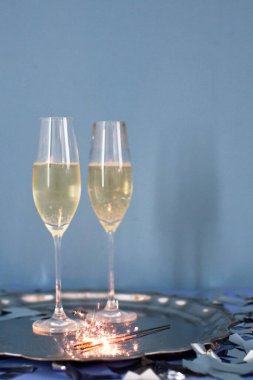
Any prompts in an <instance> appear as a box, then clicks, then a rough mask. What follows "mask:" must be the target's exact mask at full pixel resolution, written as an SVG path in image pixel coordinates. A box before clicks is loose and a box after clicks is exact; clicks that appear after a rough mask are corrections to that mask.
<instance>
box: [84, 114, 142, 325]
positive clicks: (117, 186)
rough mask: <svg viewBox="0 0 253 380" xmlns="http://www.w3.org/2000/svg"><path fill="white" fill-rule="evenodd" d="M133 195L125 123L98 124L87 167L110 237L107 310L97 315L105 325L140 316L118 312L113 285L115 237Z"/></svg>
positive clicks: (98, 213)
mask: <svg viewBox="0 0 253 380" xmlns="http://www.w3.org/2000/svg"><path fill="white" fill-rule="evenodd" d="M132 192H133V182H132V166H131V162H130V156H129V148H128V140H127V126H126V124H125V123H123V122H120V121H99V122H95V123H94V124H93V130H92V144H91V151H90V161H89V167H88V193H89V198H90V202H91V205H92V208H93V210H94V212H95V214H96V216H97V218H98V220H99V222H100V223H101V225H102V226H103V228H104V230H105V232H106V234H107V238H108V248H109V293H108V300H107V304H106V306H105V308H104V309H103V310H101V311H98V312H97V313H96V318H97V319H99V320H101V321H103V322H108V323H125V322H131V321H133V320H135V319H136V317H137V315H136V313H134V312H132V311H131V312H129V311H123V310H120V309H119V305H118V300H117V299H116V297H115V286H114V235H115V232H116V230H117V228H118V226H119V224H120V223H121V221H122V219H123V217H124V215H125V213H126V211H127V209H128V207H129V204H130V201H131V197H132Z"/></svg>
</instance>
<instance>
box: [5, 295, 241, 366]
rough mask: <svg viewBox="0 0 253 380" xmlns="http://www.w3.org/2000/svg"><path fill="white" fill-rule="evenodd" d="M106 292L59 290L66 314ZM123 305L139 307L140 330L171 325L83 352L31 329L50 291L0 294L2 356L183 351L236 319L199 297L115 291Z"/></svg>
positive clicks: (91, 305)
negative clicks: (109, 348)
mask: <svg viewBox="0 0 253 380" xmlns="http://www.w3.org/2000/svg"><path fill="white" fill-rule="evenodd" d="M106 297H107V293H105V292H90V291H74V292H64V293H63V305H64V309H65V311H66V313H67V314H68V315H71V313H72V311H73V310H76V309H84V310H87V311H94V310H95V309H96V307H97V304H98V303H100V304H101V306H103V304H105V302H106ZM117 298H118V299H119V302H120V307H121V308H122V309H123V310H133V311H135V312H137V314H138V319H137V321H135V322H134V325H135V326H138V327H139V329H144V328H149V327H154V326H161V325H165V324H167V323H169V324H170V325H171V327H170V329H169V330H166V331H163V332H159V333H156V334H153V335H149V336H146V337H143V338H141V339H138V340H136V341H134V342H132V341H131V342H128V343H127V345H126V346H124V348H123V350H122V351H121V352H116V353H115V352H114V353H113V354H106V353H104V352H103V353H102V354H99V355H98V354H97V353H95V352H93V351H90V352H89V353H88V354H87V355H82V356H80V355H78V354H74V355H73V353H69V352H66V349H65V346H66V337H63V336H61V335H58V336H40V335H36V334H34V333H33V332H32V323H33V321H34V320H37V319H41V318H45V317H49V316H51V314H52V311H53V308H54V295H53V293H51V292H48V293H27V294H23V293H22V294H21V293H12V294H10V293H6V294H0V355H11V356H18V357H23V358H29V359H34V360H49V361H56V360H60V361H62V360H70V359H71V360H78V361H91V360H112V359H113V360H122V359H131V358H137V357H141V356H144V355H154V354H168V355H169V354H173V355H174V354H182V353H184V352H186V351H189V350H190V349H191V343H193V342H198V343H202V344H208V343H212V342H214V341H216V340H219V339H222V338H224V337H226V336H227V335H228V332H229V327H230V326H231V325H232V324H233V323H234V322H235V321H234V319H233V316H232V315H231V314H229V313H228V312H227V311H226V310H225V309H224V308H223V307H221V306H219V305H216V304H213V303H211V302H209V301H204V300H202V299H197V298H187V297H181V296H171V295H170V296H167V295H159V294H125V293H124V294H123V293H122V294H117Z"/></svg>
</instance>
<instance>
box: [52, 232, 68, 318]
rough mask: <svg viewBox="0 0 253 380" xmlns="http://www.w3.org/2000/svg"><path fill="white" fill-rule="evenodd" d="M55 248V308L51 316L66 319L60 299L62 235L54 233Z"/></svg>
mask: <svg viewBox="0 0 253 380" xmlns="http://www.w3.org/2000/svg"><path fill="white" fill-rule="evenodd" d="M53 239H54V248H55V309H54V314H53V318H55V319H66V314H65V313H64V310H63V307H62V300H61V240H62V235H54V236H53Z"/></svg>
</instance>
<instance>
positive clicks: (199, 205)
mask: <svg viewBox="0 0 253 380" xmlns="http://www.w3.org/2000/svg"><path fill="white" fill-rule="evenodd" d="M252 14H253V1H252V0H244V1H238V0H180V1H177V0H121V1H119V0H43V1H42V0H0V125H1V127H0V132H1V135H0V153H1V188H0V189H1V190H0V191H1V197H0V199H1V214H0V218H1V220H0V263H1V264H0V288H2V289H7V290H15V289H28V290H29V289H38V288H40V289H48V288H52V287H53V286H54V258H53V243H52V239H51V237H50V235H49V233H48V231H47V230H46V228H45V227H44V226H43V224H42V222H41V220H40V217H39V216H38V214H37V211H36V209H35V206H34V204H33V199H32V192H31V174H32V164H33V161H34V160H35V158H36V153H37V143H38V137H39V117H41V116H50V115H71V116H73V117H74V126H75V130H76V134H77V138H78V144H79V152H80V160H81V165H82V199H81V202H80V206H79V209H78V212H77V214H76V216H75V218H74V219H73V221H72V224H71V226H70V228H69V230H68V231H67V232H66V234H65V236H64V238H63V263H62V264H63V269H62V272H63V273H62V277H63V286H64V288H92V289H96V288H106V287H107V260H106V238H105V233H104V232H103V230H102V227H101V226H100V225H99V223H98V221H97V219H96V217H95V216H94V214H93V212H92V210H91V207H90V204H89V201H88V196H87V191H86V183H87V173H86V171H87V170H86V168H87V163H88V152H89V146H90V137H91V124H92V122H93V121H94V120H99V119H123V120H125V121H126V122H127V124H128V126H129V140H130V147H131V154H132V162H133V168H134V196H133V200H132V204H131V207H130V209H129V210H128V213H127V215H126V217H125V219H124V221H123V223H122V225H121V226H120V227H119V229H118V232H117V236H116V251H117V253H116V273H117V276H116V283H117V288H118V289H119V288H120V289H125V290H132V291H133V290H135V291H144V290H159V289H162V288H163V289H179V288H188V289H193V288H221V287H222V288H235V287H236V288H240V287H249V286H252V283H253V282H252V278H253V147H252V146H253V48H252V47H253V23H252Z"/></svg>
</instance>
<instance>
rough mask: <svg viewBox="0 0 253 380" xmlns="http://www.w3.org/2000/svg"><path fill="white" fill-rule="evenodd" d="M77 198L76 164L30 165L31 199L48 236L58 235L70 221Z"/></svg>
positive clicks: (78, 179) (77, 166) (78, 184)
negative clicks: (31, 170)
mask: <svg viewBox="0 0 253 380" xmlns="http://www.w3.org/2000/svg"><path fill="white" fill-rule="evenodd" d="M80 195H81V175H80V166H79V163H70V164H61V163H59V164H58V163H40V162H35V164H34V166H33V198H34V202H35V205H36V208H37V210H38V212H39V214H40V216H41V218H42V220H43V222H44V223H45V225H46V227H47V228H48V229H49V231H50V232H51V233H52V234H62V233H63V232H64V231H65V230H66V229H67V227H68V226H69V223H70V222H71V219H72V218H73V216H74V214H75V212H76V209H77V206H78V203H79V200H80Z"/></svg>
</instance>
